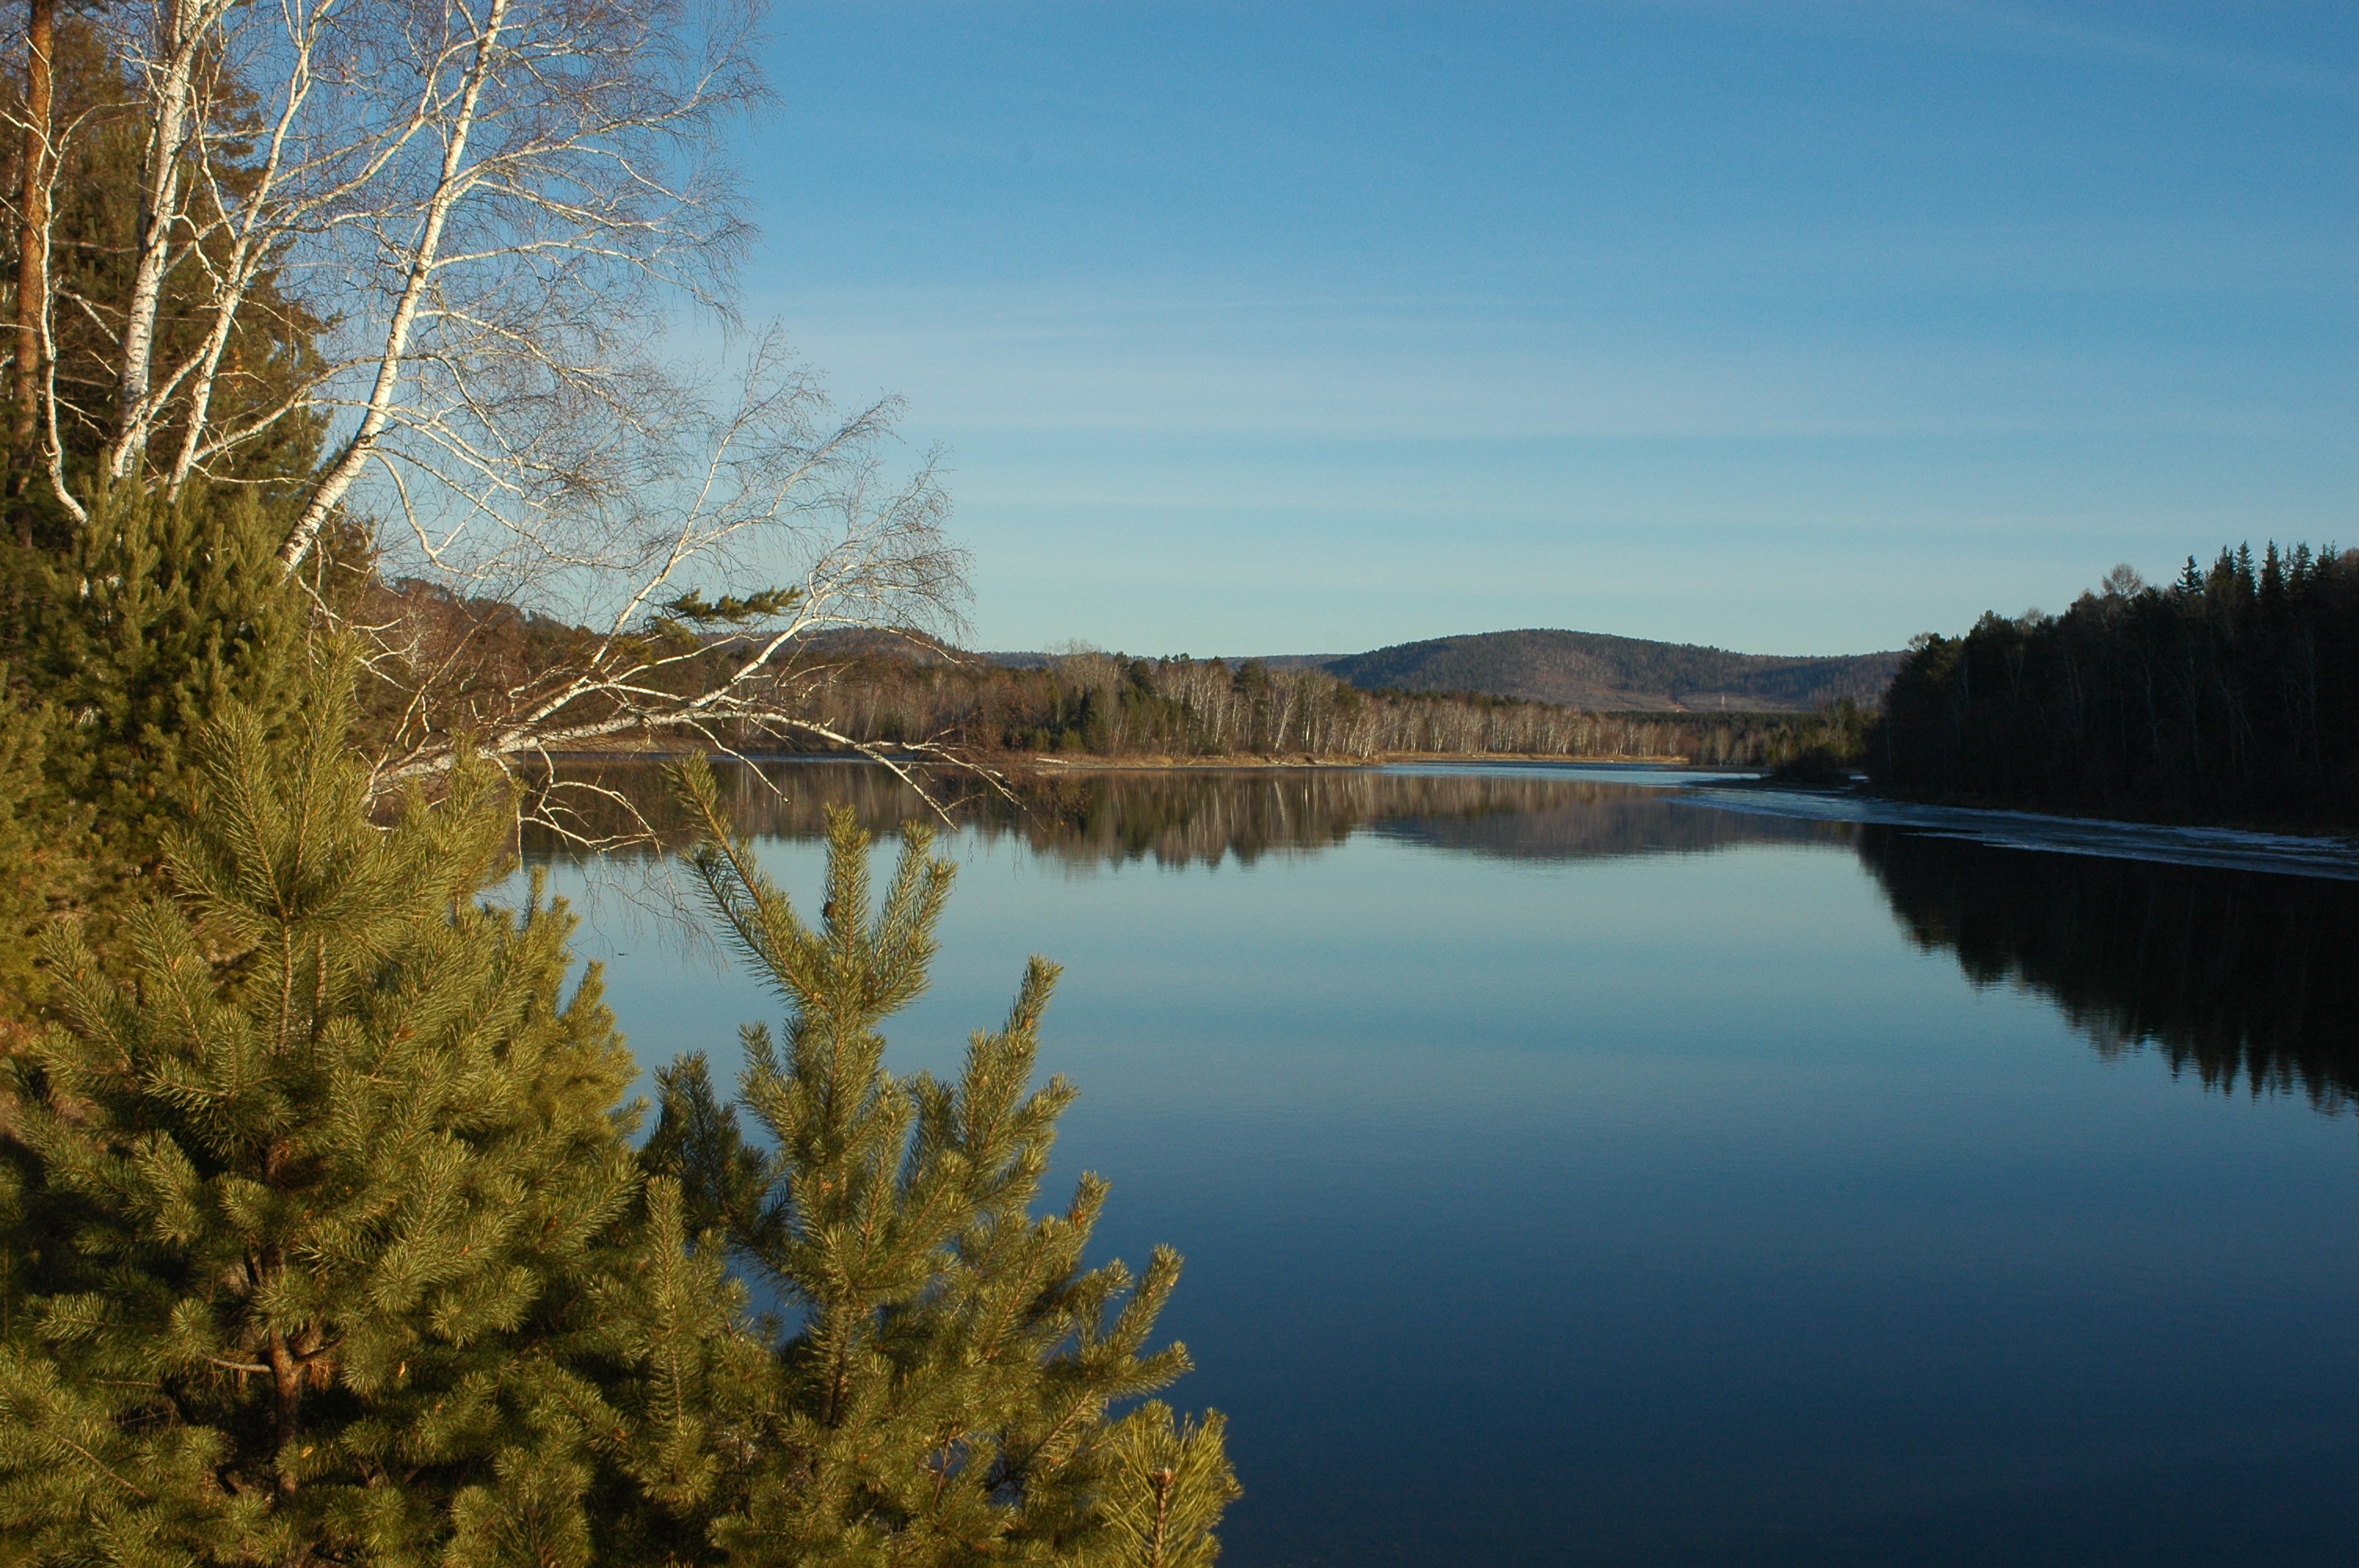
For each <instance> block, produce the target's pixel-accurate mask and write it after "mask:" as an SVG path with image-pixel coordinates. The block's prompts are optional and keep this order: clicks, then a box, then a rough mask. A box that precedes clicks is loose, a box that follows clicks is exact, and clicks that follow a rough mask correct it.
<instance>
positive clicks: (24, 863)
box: [0, 681, 91, 1096]
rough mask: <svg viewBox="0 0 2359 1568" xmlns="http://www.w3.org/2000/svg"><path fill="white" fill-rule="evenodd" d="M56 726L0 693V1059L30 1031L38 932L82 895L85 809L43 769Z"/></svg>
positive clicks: (43, 712) (0, 688)
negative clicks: (61, 790) (63, 908)
mask: <svg viewBox="0 0 2359 1568" xmlns="http://www.w3.org/2000/svg"><path fill="white" fill-rule="evenodd" d="M5 684H6V683H5V681H0V692H4V691H5ZM55 730H56V714H55V713H54V711H53V710H51V709H49V708H25V707H22V706H20V705H18V704H16V703H15V702H12V701H10V700H9V699H8V698H7V697H5V695H0V1058H5V1056H6V1055H7V1054H9V1053H10V1052H11V1051H12V1050H14V1049H15V1048H16V1046H17V1045H19V1044H22V1043H23V1042H24V1040H25V1039H26V1038H27V1032H28V1031H29V1030H30V1029H31V1027H32V1019H33V1009H34V1002H35V999H36V997H37V995H38V972H37V970H36V968H35V960H36V957H37V955H38V951H39V947H40V939H41V935H42V933H43V932H44V931H45V930H46V929H47V928H48V926H49V921H50V919H51V918H52V916H54V915H55V914H57V913H58V912H59V910H60V908H61V907H62V906H64V905H66V904H69V903H71V902H72V900H73V899H74V898H75V897H76V896H77V895H78V894H79V893H80V892H81V890H82V879H83V875H84V873H85V871H86V868H87V866H88V863H89V852H90V848H91V846H90V843H89V839H88V835H87V826H88V821H89V816H90V814H89V812H88V811H87V810H84V809H82V808H81V807H80V806H77V805H76V804H75V803H73V802H71V801H70V800H68V799H67V798H66V797H65V796H64V795H62V794H61V793H60V792H59V791H57V790H55V789H53V788H51V787H50V785H49V780H48V777H47V776H46V773H45V772H44V770H43V763H44V762H45V761H46V758H47V753H48V751H49V746H50V745H51V744H52V743H53V741H54V731H55ZM0 1096H5V1087H0Z"/></svg>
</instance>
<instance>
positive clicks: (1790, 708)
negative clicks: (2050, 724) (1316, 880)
mask: <svg viewBox="0 0 2359 1568" xmlns="http://www.w3.org/2000/svg"><path fill="white" fill-rule="evenodd" d="M1900 658H1901V655H1900V654H1897V653H1884V654H1849V655H1841V656H1836V657H1832V658H1793V657H1785V656H1780V655H1776V654H1732V653H1728V652H1726V651H1724V650H1723V649H1720V648H1703V647H1697V646H1695V645H1694V644H1692V643H1656V642H1649V641H1647V640H1646V639H1643V638H1638V637H1613V636H1607V635H1604V634H1603V633H1594V632H1549V631H1530V632H1488V633H1480V634H1478V635H1474V636H1466V637H1437V638H1433V639H1431V640H1430V641H1427V642H1422V643H1399V644H1397V645H1396V646H1393V647H1388V648H1378V649H1376V650H1375V651H1374V652H1372V653H1365V654H1347V655H1345V656H1343V657H1342V658H1332V659H1325V660H1321V661H1318V665H1319V667H1320V668H1321V669H1323V670H1325V671H1326V672H1327V673H1328V674H1329V675H1332V676H1335V677H1336V678H1337V679H1339V680H1343V681H1346V682H1349V683H1350V684H1351V685H1353V686H1355V687H1360V688H1361V689H1362V690H1367V691H1389V690H1397V691H1419V692H1472V693H1477V694H1480V695H1482V696H1485V697H1522V698H1525V699H1527V700H1529V701H1534V702H1548V703H1554V704H1556V705H1558V706H1560V707H1568V708H1586V709H1593V710H1605V711H1629V712H1656V711H1672V710H1679V709H1688V710H1695V711H1705V710H1710V711H1734V712H1761V711H1769V712H1780V711H1782V712H1797V711H1808V710H1810V709H1813V708H1824V707H1828V706H1830V705H1832V704H1834V703H1837V702H1845V701H1848V702H1853V703H1856V704H1858V705H1860V706H1862V707H1874V706H1875V701H1876V699H1877V698H1878V697H1881V696H1882V695H1883V693H1884V687H1885V684H1886V682H1887V681H1889V680H1890V679H1891V678H1892V672H1893V671H1894V670H1895V669H1896V668H1897V667H1898V665H1899V663H1900Z"/></svg>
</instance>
